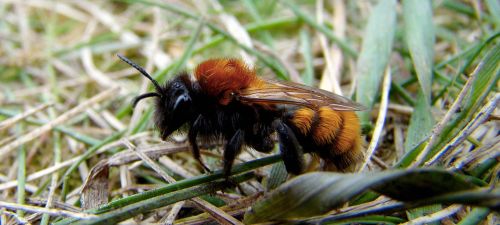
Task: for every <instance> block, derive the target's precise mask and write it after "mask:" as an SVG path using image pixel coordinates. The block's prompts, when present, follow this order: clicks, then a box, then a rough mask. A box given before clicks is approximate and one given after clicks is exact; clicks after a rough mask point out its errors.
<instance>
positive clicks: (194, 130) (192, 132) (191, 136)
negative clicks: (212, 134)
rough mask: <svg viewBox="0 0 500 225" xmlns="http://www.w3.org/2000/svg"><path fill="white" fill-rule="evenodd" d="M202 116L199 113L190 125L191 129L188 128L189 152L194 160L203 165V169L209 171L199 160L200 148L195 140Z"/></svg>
mask: <svg viewBox="0 0 500 225" xmlns="http://www.w3.org/2000/svg"><path fill="white" fill-rule="evenodd" d="M202 118H203V117H202V116H201V115H200V116H198V118H196V120H195V121H194V123H193V125H192V126H191V129H189V133H188V139H189V144H190V145H191V152H192V153H193V157H194V159H196V161H198V162H199V163H200V165H201V166H202V167H203V169H205V171H206V172H210V169H209V168H208V167H207V166H206V165H205V163H203V161H202V160H201V155H200V148H199V147H198V143H197V142H196V137H197V136H198V130H199V126H200V122H201V120H202Z"/></svg>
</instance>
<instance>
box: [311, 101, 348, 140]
mask: <svg viewBox="0 0 500 225" xmlns="http://www.w3.org/2000/svg"><path fill="white" fill-rule="evenodd" d="M341 115H342V114H340V113H339V112H337V111H334V110H333V109H331V108H329V107H321V108H319V110H318V117H319V122H318V125H317V127H316V129H314V131H313V139H314V142H316V144H318V145H325V144H328V143H331V142H332V141H333V140H335V137H336V135H337V131H338V130H339V128H340V127H342V116H341Z"/></svg>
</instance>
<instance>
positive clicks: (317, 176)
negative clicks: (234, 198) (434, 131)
mask: <svg viewBox="0 0 500 225" xmlns="http://www.w3.org/2000/svg"><path fill="white" fill-rule="evenodd" d="M368 190H374V191H376V192H377V193H380V194H383V195H385V196H388V197H391V198H392V199H396V200H398V201H404V202H406V204H409V205H411V206H412V207H411V208H415V207H419V206H424V205H430V204H435V203H440V202H443V203H466V204H471V205H486V206H489V207H495V206H496V205H497V204H498V200H491V198H494V196H497V195H498V193H495V191H493V192H489V191H488V190H487V189H486V188H483V189H481V188H477V186H476V185H475V184H474V183H473V182H471V181H470V180H469V178H468V177H465V176H463V175H461V174H458V173H453V172H449V171H445V170H440V169H415V170H392V171H384V172H377V173H365V174H340V173H328V172H315V173H308V174H304V175H301V176H298V177H296V178H294V179H292V180H290V181H288V182H286V183H285V184H283V185H281V186H280V187H278V188H277V189H275V190H274V191H272V192H271V193H269V194H268V195H266V197H265V198H263V199H262V200H260V201H259V202H257V203H256V204H254V206H252V208H251V209H250V210H249V211H248V212H247V213H246V214H245V219H244V222H246V223H259V222H266V221H276V220H283V219H290V218H297V217H310V216H315V215H320V214H324V213H326V212H328V211H331V210H333V209H335V208H337V207H339V206H341V205H343V204H345V203H346V202H347V201H349V200H350V199H353V198H354V197H356V196H358V195H359V194H361V193H363V192H365V191H368Z"/></svg>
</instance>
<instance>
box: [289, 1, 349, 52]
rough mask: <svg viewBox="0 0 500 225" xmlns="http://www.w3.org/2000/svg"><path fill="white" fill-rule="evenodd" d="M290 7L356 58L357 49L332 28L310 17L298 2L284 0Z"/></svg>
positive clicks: (298, 15)
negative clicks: (337, 34)
mask: <svg viewBox="0 0 500 225" xmlns="http://www.w3.org/2000/svg"><path fill="white" fill-rule="evenodd" d="M282 3H283V4H285V5H286V6H287V7H288V8H290V9H291V10H292V11H293V13H295V15H296V16H297V17H299V18H300V19H302V20H303V21H304V22H305V23H307V24H308V25H309V26H311V27H313V28H314V29H316V30H318V31H319V32H321V33H323V34H324V35H325V36H326V37H327V38H328V39H330V40H331V41H333V42H335V43H336V44H337V45H338V46H339V47H340V48H341V49H342V50H344V51H345V52H346V53H347V54H348V55H349V56H352V57H354V58H356V57H357V56H358V53H357V52H356V50H355V49H354V48H353V47H351V46H350V45H349V44H347V43H346V42H345V41H344V40H342V39H340V38H339V37H337V36H336V35H335V34H334V33H333V32H332V31H331V30H330V29H328V28H327V27H326V26H324V25H322V24H318V23H317V22H316V21H315V20H314V19H313V18H312V17H310V16H309V15H308V14H307V13H305V12H304V11H302V10H301V9H300V8H299V7H298V6H297V5H296V4H294V3H292V2H290V1H282Z"/></svg>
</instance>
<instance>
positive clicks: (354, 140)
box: [288, 107, 363, 170]
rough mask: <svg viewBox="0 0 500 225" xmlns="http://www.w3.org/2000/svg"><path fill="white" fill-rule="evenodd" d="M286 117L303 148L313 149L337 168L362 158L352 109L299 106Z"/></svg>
mask: <svg viewBox="0 0 500 225" xmlns="http://www.w3.org/2000/svg"><path fill="white" fill-rule="evenodd" d="M288 118H289V119H288V123H289V124H290V125H291V126H292V127H293V128H294V130H295V133H296V136H297V137H298V139H299V140H300V142H301V145H303V147H304V148H305V149H304V150H305V151H306V152H314V153H317V154H318V155H319V156H320V157H321V158H323V159H324V160H325V161H327V163H333V164H335V166H336V167H337V168H338V169H340V170H344V169H345V168H347V167H350V166H351V165H352V164H356V163H357V162H358V161H360V160H361V159H362V158H363V153H362V151H361V147H360V135H361V132H360V125H359V120H358V117H357V116H356V114H355V113H354V112H352V111H335V110H333V109H331V108H329V107H321V108H319V109H318V110H313V109H309V108H299V109H297V110H295V111H294V112H293V113H292V114H291V115H289V117H288Z"/></svg>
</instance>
